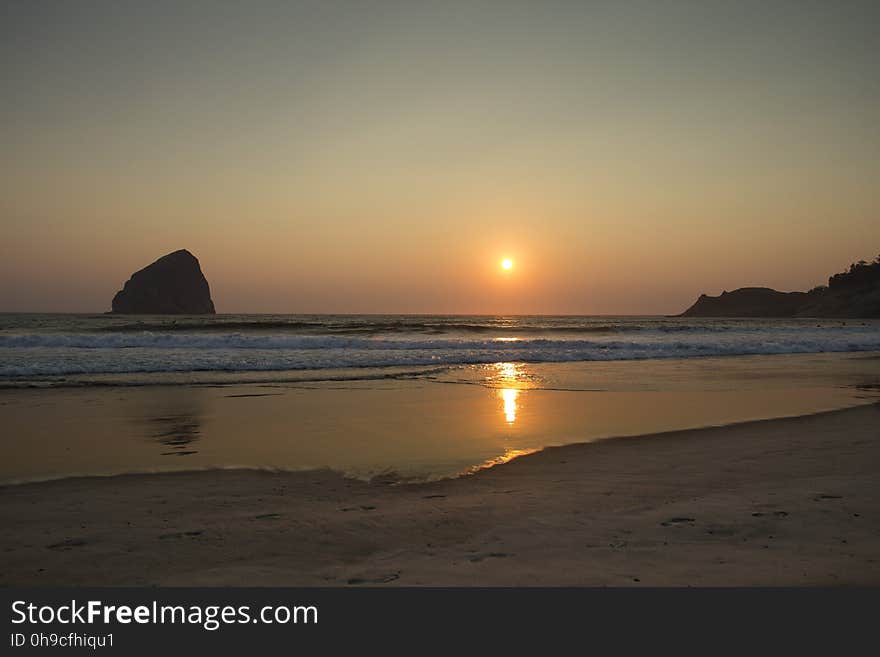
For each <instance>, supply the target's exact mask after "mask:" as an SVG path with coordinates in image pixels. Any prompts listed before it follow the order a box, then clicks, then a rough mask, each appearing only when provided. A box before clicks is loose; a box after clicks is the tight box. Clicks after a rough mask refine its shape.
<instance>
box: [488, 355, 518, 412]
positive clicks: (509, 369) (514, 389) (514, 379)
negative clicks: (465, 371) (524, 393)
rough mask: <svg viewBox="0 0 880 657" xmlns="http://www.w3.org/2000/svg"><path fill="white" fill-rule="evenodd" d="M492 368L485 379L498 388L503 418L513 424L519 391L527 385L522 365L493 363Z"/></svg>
mask: <svg viewBox="0 0 880 657" xmlns="http://www.w3.org/2000/svg"><path fill="white" fill-rule="evenodd" d="M494 370H495V371H494V372H492V373H491V374H490V375H489V376H488V377H487V381H488V383H489V384H490V385H492V386H493V387H495V388H498V398H499V399H500V400H501V407H502V410H503V411H504V420H505V421H506V422H507V424H513V423H515V422H516V413H517V410H518V409H519V402H518V398H519V397H520V391H521V390H522V388H524V387H526V385H527V380H526V378H525V372H524V371H523V366H522V365H521V364H519V363H495V365H494Z"/></svg>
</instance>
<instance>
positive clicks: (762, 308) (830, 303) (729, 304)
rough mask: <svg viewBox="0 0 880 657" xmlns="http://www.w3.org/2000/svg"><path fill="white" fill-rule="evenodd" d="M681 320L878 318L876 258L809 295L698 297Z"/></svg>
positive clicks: (879, 263)
mask: <svg viewBox="0 0 880 657" xmlns="http://www.w3.org/2000/svg"><path fill="white" fill-rule="evenodd" d="M682 316H683V317H839V318H877V317H880V256H878V257H877V259H876V260H874V262H870V263H869V262H865V261H861V262H857V263H855V264H853V265H851V266H850V268H849V271H846V272H842V273H840V274H834V275H833V276H832V277H831V278H829V279H828V286H827V287H825V286H819V287H815V288H813V289H812V290H810V291H809V292H777V291H776V290H772V289H770V288H769V287H743V288H740V289H738V290H734V291H733V292H723V293H722V294H720V295H719V296H717V297H711V296H709V295H706V294H701V295H700V298H699V299H697V301H696V303H694V305H692V306H691V307H690V308H688V309H687V310H685V311H684V312H683V313H682Z"/></svg>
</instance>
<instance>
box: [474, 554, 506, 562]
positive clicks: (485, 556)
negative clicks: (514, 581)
mask: <svg viewBox="0 0 880 657" xmlns="http://www.w3.org/2000/svg"><path fill="white" fill-rule="evenodd" d="M509 556H512V555H510V554H508V553H507V552H487V553H486V554H477V555H474V556H473V557H471V561H473V562H474V563H477V562H479V561H483V560H484V559H503V558H504V557H509Z"/></svg>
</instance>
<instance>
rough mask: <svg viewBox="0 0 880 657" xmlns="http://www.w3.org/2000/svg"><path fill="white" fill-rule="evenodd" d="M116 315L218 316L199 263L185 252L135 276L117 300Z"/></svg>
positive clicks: (117, 294)
mask: <svg viewBox="0 0 880 657" xmlns="http://www.w3.org/2000/svg"><path fill="white" fill-rule="evenodd" d="M113 312H114V313H123V314H136V315H204V314H214V302H213V301H212V300H211V291H210V288H209V287H208V281H207V280H206V279H205V276H204V274H202V269H201V267H200V266H199V261H198V260H197V259H196V257H195V256H194V255H193V254H192V253H190V252H189V251H187V250H186V249H181V250H180V251H175V252H174V253H169V254H168V255H166V256H162V257H161V258H159V259H158V260H156V262H154V263H153V264H151V265H148V266H147V267H144V268H143V269H141V270H140V271H137V272H135V273H134V274H132V275H131V278H129V279H128V281H126V283H125V285H124V286H123V288H122V289H121V290H120V291H119V292H117V293H116V296H114V297H113Z"/></svg>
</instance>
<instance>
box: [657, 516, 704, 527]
mask: <svg viewBox="0 0 880 657" xmlns="http://www.w3.org/2000/svg"><path fill="white" fill-rule="evenodd" d="M695 522H696V519H694V518H670V519H669V520H666V521H665V522H661V523H660V524H661V525H663V526H664V527H677V526H682V525H690V524H692V523H695Z"/></svg>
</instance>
